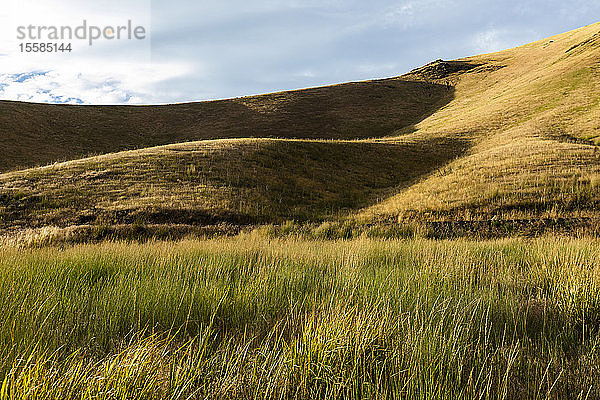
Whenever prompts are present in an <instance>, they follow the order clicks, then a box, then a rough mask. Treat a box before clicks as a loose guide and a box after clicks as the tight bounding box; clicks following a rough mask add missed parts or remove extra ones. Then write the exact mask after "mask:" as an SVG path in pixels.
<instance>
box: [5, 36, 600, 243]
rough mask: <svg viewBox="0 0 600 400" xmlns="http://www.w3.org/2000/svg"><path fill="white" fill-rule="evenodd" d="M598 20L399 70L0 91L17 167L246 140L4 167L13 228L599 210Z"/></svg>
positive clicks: (479, 217) (399, 219) (519, 216)
mask: <svg viewBox="0 0 600 400" xmlns="http://www.w3.org/2000/svg"><path fill="white" fill-rule="evenodd" d="M599 32H600V24H595V25H591V26H588V27H585V28H581V29H579V30H576V31H572V32H568V33H565V34H562V35H558V36H555V37H552V38H549V39H545V40H542V41H539V42H536V43H532V44H529V45H525V46H522V47H518V48H515V49H510V50H506V51H502V52H499V53H494V54H487V55H482V56H477V57H471V58H467V59H463V60H457V61H451V62H445V61H437V62H434V63H432V64H429V65H427V66H425V67H423V68H419V69H416V70H414V71H412V72H411V73H409V74H407V75H405V76H403V77H400V78H396V79H387V80H382V81H370V82H361V83H352V84H346V85H337V86H330V87H324V88H316V89H308V90H302V91H295V92H285V93H277V94H271V95H265V96H257V97H251V98H243V99H234V100H226V101H218V102H208V103H197V104H185V105H176V106H150V107H71V106H49V105H31V104H20V103H9V102H4V103H0V108H1V107H4V108H5V109H7V110H10V112H3V113H0V127H2V128H1V129H2V130H3V132H9V133H8V134H7V135H2V138H1V139H0V140H2V141H4V143H0V149H2V150H1V151H4V152H5V156H4V157H0V160H5V161H4V163H5V164H4V166H3V168H5V169H8V168H11V167H14V166H16V165H25V164H27V165H32V164H36V163H43V162H48V161H52V160H56V159H61V158H67V159H68V158H73V157H78V156H80V155H83V154H87V153H90V152H91V153H94V152H98V153H102V152H108V151H114V150H118V149H121V148H130V147H144V146H148V145H153V144H162V143H172V142H178V141H185V140H196V139H205V138H221V137H240V138H241V137H245V138H246V139H236V140H218V141H206V140H205V141H196V142H190V143H184V144H178V145H168V146H163V147H149V148H146V149H141V150H137V151H128V152H121V153H114V154H109V155H104V156H99V157H92V158H87V159H82V160H78V161H70V162H66V163H62V164H55V165H51V166H47V167H43V168H32V169H27V170H22V171H14V172H11V173H4V174H1V175H0V200H1V201H0V230H2V231H4V232H7V231H13V230H19V229H23V228H40V227H44V226H58V227H68V226H77V225H94V226H106V225H123V224H125V225H132V224H138V225H147V224H171V225H194V226H201V225H214V224H218V223H223V222H227V223H232V224H252V223H279V222H281V221H284V220H288V219H295V220H298V221H321V220H324V219H344V218H348V219H350V220H351V221H352V223H356V224H366V225H372V224H381V223H384V224H390V223H392V224H397V223H400V224H404V223H407V222H411V223H412V222H415V221H445V220H448V221H452V220H454V221H456V220H461V221H462V220H466V221H471V220H475V221H498V220H510V221H513V220H519V221H521V220H524V221H530V220H541V219H544V218H567V219H573V218H587V219H586V221H592V222H590V223H593V221H596V219H597V218H599V217H600V213H599V212H598V210H600V208H599V206H600V151H599V149H598V146H597V143H596V142H597V141H598V142H600V125H599V124H598V121H599V120H600V118H599V117H600V64H599V63H598V60H599V59H600V39H598V38H599V37H600V35H599ZM17 116H18V117H17ZM2 121H3V122H2ZM11 126H12V127H14V129H12V130H11V128H10V127H11ZM258 136H260V137H264V138H263V139H248V137H258ZM16 137H19V138H20V139H19V141H18V142H17V140H16V139H15V138H16ZM272 137H279V138H283V139H272ZM376 137H379V138H376ZM48 138H49V139H48ZM117 138H118V139H117ZM290 138H301V139H290ZM359 138H360V139H359ZM367 138H368V139H367ZM47 139H48V140H47ZM319 139H320V140H319ZM323 139H328V140H323ZM349 139H356V140H349ZM15 143H19V144H18V145H17V146H16V145H15ZM35 146H38V147H39V148H36V149H35V151H33V150H32V149H33V148H35Z"/></svg>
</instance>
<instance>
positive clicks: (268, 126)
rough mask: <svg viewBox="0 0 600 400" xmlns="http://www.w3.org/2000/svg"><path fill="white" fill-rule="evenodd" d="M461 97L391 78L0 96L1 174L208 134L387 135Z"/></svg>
mask: <svg viewBox="0 0 600 400" xmlns="http://www.w3.org/2000/svg"><path fill="white" fill-rule="evenodd" d="M453 98H454V88H453V87H452V86H449V85H446V84H439V83H432V82H426V81H419V80H406V79H403V78H390V79H382V80H375V81H367V82H355V83H346V84H340V85H333V86H327V87H319V88H312V89H303V90H297V91H290V92H281V93H272V94H266V95H261V96H253V97H245V98H238V99H232V100H218V101H208V102H200V103H187V104H176V105H161V106H78V105H52V104H34V103H19V102H11V101H0V131H1V132H3V135H1V136H0V172H2V171H8V170H16V169H24V168H29V167H34V166H39V165H47V164H50V163H53V162H56V161H68V160H73V159H79V158H84V157H87V156H90V155H98V154H106V153H113V152H118V151H123V150H131V149H140V148H145V147H151V146H157V145H165V144H172V143H181V142H188V141H197V140H204V139H223V138H245V137H254V138H258V137H263V138H297V139H361V138H373V137H382V136H387V135H389V134H391V133H392V132H394V131H397V130H399V129H402V128H405V127H408V126H411V125H414V124H417V123H419V122H420V121H422V120H423V119H425V118H427V117H429V116H430V115H431V114H433V113H434V112H435V111H437V110H438V109H439V108H441V107H443V106H445V105H446V104H448V103H449V102H450V101H452V99H453Z"/></svg>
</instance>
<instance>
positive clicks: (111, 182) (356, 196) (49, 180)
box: [0, 139, 464, 230]
mask: <svg viewBox="0 0 600 400" xmlns="http://www.w3.org/2000/svg"><path fill="white" fill-rule="evenodd" d="M463 149H464V144H462V143H461V142H458V141H457V142H450V141H448V142H447V143H444V142H442V141H440V140H427V141H403V142H400V141H397V142H391V143H381V142H377V141H362V142H352V141H346V142H343V141H307V140H277V139H230V140H212V141H202V142H194V143H187V144H179V145H169V146H163V147H156V148H149V149H145V150H136V151H130V152H125V153H117V154H111V155H106V156H99V157H94V158H89V159H84V160H81V161H73V162H67V163H63V164H56V165H52V166H49V167H45V168H36V169H30V170H26V171H20V172H14V173H8V174H4V175H0V188H1V189H0V200H2V203H1V204H2V206H1V207H0V229H2V228H4V229H5V230H9V229H14V228H16V227H19V228H40V227H43V226H58V227H67V226H72V225H81V224H92V225H118V224H134V223H135V224H144V225H145V224H195V225H197V224H200V225H213V224H218V223H223V222H225V223H232V224H249V223H266V222H275V223H278V222H282V221H285V220H286V219H297V220H322V219H327V218H332V217H336V216H337V215H338V214H339V213H341V212H343V211H346V212H347V211H349V210H353V209H356V208H359V207H363V206H366V205H369V204H372V203H373V202H375V201H377V198H379V199H382V198H385V197H386V196H388V195H389V189H390V188H393V187H399V186H407V185H409V184H411V183H413V182H415V181H416V180H417V179H419V178H420V177H422V176H424V175H426V174H428V173H431V172H432V171H434V170H435V168H436V167H438V166H440V165H443V164H445V163H447V162H448V161H449V160H450V159H452V158H454V157H456V156H457V155H458V154H460V152H461V151H462V150H463Z"/></svg>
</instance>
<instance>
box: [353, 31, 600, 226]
mask: <svg viewBox="0 0 600 400" xmlns="http://www.w3.org/2000/svg"><path fill="white" fill-rule="evenodd" d="M599 31H600V24H595V25H591V26H588V27H585V28H582V29H579V30H576V31H573V32H569V33H566V34H562V35H558V36H556V37H552V38H549V39H545V40H542V41H539V42H536V43H532V44H529V45H526V46H523V47H519V48H515V49H511V50H506V51H503V52H500V53H495V54H488V55H483V56H479V57H472V58H469V59H466V60H465V61H467V62H470V63H479V64H483V65H485V67H483V68H481V70H480V72H477V71H476V70H475V71H473V72H470V73H467V74H462V75H461V76H460V80H459V81H458V82H457V84H456V90H455V99H454V100H453V101H452V102H451V103H450V104H448V105H447V106H446V107H444V108H443V109H441V110H439V111H438V112H436V113H435V114H434V115H432V116H431V117H430V118H427V119H426V120H424V121H423V122H422V123H420V124H418V125H417V126H416V129H417V131H416V133H414V135H418V136H423V137H428V136H431V135H440V134H442V133H443V135H444V136H445V137H447V138H451V137H461V138H468V139H469V140H471V142H472V144H473V145H472V148H471V149H470V151H469V152H468V153H466V154H465V155H464V156H463V157H461V158H460V159H457V160H455V161H454V162H452V163H450V164H449V165H447V166H445V167H444V168H442V169H439V170H437V171H436V172H435V173H434V174H432V175H431V176H429V177H427V179H424V180H422V181H421V182H419V183H418V184H417V185H414V186H412V187H410V188H406V189H402V190H400V191H399V192H398V194H397V195H396V196H392V197H391V198H389V199H388V200H386V201H385V202H383V203H382V204H378V205H376V206H374V207H372V208H369V209H368V210H365V211H364V212H363V213H362V215H361V217H364V218H366V219H367V220H370V219H372V218H375V219H378V218H381V219H386V218H388V219H390V220H396V218H400V219H401V220H404V219H413V218H420V219H448V220H452V219H489V218H495V219H514V218H540V217H544V216H549V217H560V216H566V217H573V216H597V215H598V213H597V211H598V209H599V208H598V206H599V205H600V186H599V184H598V182H599V179H600V175H599V172H600V152H599V150H600V149H598V146H597V141H598V137H599V135H600V124H598V121H599V120H600V118H599V117H600V64H598V60H599V59H600V41H599V40H598V32H599Z"/></svg>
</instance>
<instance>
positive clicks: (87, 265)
mask: <svg viewBox="0 0 600 400" xmlns="http://www.w3.org/2000/svg"><path fill="white" fill-rule="evenodd" d="M599 245H600V241H599V240H598V239H593V238H589V239H586V238H580V239H575V238H560V237H544V238H537V239H524V238H522V239H498V240H488V241H470V240H466V239H459V240H437V241H434V240H427V239H419V238H414V239H404V240H382V239H378V240H374V239H369V238H366V237H361V238H356V239H352V240H335V241H324V240H306V239H301V238H293V237H288V238H269V237H265V235H263V234H260V233H257V232H254V233H245V234H240V235H238V236H236V237H231V238H215V239H212V240H200V239H187V240H182V241H177V242H174V241H170V242H166V241H165V242H161V241H155V242H149V243H143V244H142V243H134V242H130V243H126V242H104V243H100V244H82V245H75V246H62V247H53V246H44V247H40V248H19V247H15V246H4V247H1V248H0V291H1V292H2V294H3V295H2V297H0V310H1V312H0V360H1V364H0V372H1V376H2V377H1V384H0V399H2V400H4V399H38V398H44V399H94V398H102V399H125V398H127V399H152V398H155V399H159V398H161V399H162V398H167V399H217V398H228V399H258V398H262V399H289V398H296V399H308V398H311V399H319V398H322V399H335V398H339V399H351V398H352V399H400V398H402V399H428V398H429V399H433V398H435V399H443V398H447V399H546V398H580V399H594V398H598V397H599V393H600V387H599V386H600V384H599V383H598V381H597V377H598V376H599V373H600V353H599V350H600V345H599V341H600V337H599V336H598V329H599V327H600V290H599V289H600V262H599V261H598V260H600V246H599Z"/></svg>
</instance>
